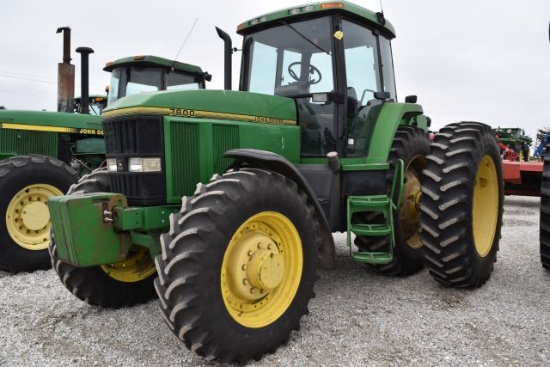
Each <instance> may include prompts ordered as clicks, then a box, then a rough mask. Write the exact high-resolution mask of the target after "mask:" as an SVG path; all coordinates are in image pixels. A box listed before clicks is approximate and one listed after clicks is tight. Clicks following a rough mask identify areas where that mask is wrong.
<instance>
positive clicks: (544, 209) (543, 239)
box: [539, 144, 550, 270]
mask: <svg viewBox="0 0 550 367" xmlns="http://www.w3.org/2000/svg"><path fill="white" fill-rule="evenodd" d="M539 226H540V227H539V228H540V233H539V235H540V261H541V264H542V266H543V267H544V268H545V269H548V270H550V144H549V145H547V146H546V151H545V153H544V166H543V169H542V179H541V186H540V223H539Z"/></svg>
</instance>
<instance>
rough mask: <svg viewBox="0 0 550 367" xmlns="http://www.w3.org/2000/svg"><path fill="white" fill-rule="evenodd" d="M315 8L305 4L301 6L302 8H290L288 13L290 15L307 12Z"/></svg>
mask: <svg viewBox="0 0 550 367" xmlns="http://www.w3.org/2000/svg"><path fill="white" fill-rule="evenodd" d="M314 9H315V7H314V6H312V5H308V6H303V7H301V8H294V9H290V10H289V11H288V14H290V15H296V14H300V13H306V12H308V11H312V10H314Z"/></svg>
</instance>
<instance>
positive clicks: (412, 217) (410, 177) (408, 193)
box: [399, 162, 422, 250]
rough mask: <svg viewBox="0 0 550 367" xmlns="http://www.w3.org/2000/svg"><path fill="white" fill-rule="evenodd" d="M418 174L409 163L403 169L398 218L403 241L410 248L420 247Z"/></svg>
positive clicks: (419, 185) (419, 187) (419, 186)
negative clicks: (401, 195) (401, 197)
mask: <svg viewBox="0 0 550 367" xmlns="http://www.w3.org/2000/svg"><path fill="white" fill-rule="evenodd" d="M421 187H422V186H421V184H420V174H419V173H418V170H417V169H416V168H415V167H414V166H413V163H412V162H411V164H409V166H408V167H407V170H406V171H405V177H404V186H403V201H402V203H401V207H400V208H399V220H400V222H401V228H402V230H403V235H404V237H405V241H406V242H407V244H408V245H409V247H410V248H412V249H415V250H416V249H419V248H420V247H422V241H421V239H420V223H419V219H420V196H421V191H420V189H421Z"/></svg>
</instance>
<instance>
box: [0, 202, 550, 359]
mask: <svg viewBox="0 0 550 367" xmlns="http://www.w3.org/2000/svg"><path fill="white" fill-rule="evenodd" d="M539 202H540V199H539V198H525V197H519V196H511V197H506V200H505V214H504V226H503V230H502V240H501V245H500V251H499V255H498V261H497V263H496V265H495V270H494V272H493V275H492V277H491V279H490V280H489V282H488V283H487V284H485V286H483V287H482V288H481V289H477V290H457V289H447V288H445V287H442V286H440V285H439V284H438V283H436V282H435V281H433V280H432V278H431V277H430V276H429V274H428V273H427V271H423V272H421V273H419V274H417V275H414V276H412V277H408V278H387V277H382V276H379V275H376V274H373V273H370V272H368V271H365V270H364V269H363V267H362V266H361V265H360V264H357V263H354V262H352V261H351V260H350V259H349V257H348V255H347V250H346V247H345V236H344V235H342V234H335V236H336V240H337V243H338V258H337V268H336V269H335V270H332V271H321V272H320V275H321V278H320V279H319V281H318V282H317V285H316V293H317V297H316V298H315V299H314V300H312V302H311V303H310V310H311V313H310V315H309V316H306V317H305V318H303V319H302V328H301V331H300V332H297V333H293V334H292V337H291V340H290V342H289V343H288V344H287V345H286V346H282V347H280V348H279V349H278V351H277V352H276V353H275V354H273V355H268V356H265V357H264V358H263V359H262V360H261V361H258V362H251V363H249V364H248V365H249V366H367V365H368V366H466V365H468V366H545V365H546V366H547V365H550V308H549V307H548V303H547V299H546V297H548V295H549V294H550V292H549V291H550V272H546V271H545V270H544V269H542V267H541V265H540V258H539V249H538V230H539V229H538V221H539ZM96 365H97V366H132V367H133V366H168V365H173V366H217V365H218V364H217V363H214V362H205V361H203V360H202V359H201V358H199V357H197V356H195V355H194V354H193V353H191V352H190V351H188V350H187V349H185V347H184V346H183V344H182V343H180V342H179V341H178V340H177V338H176V337H175V336H174V335H173V334H172V333H171V332H170V331H169V329H168V327H167V326H166V325H165V323H164V321H162V320H161V318H160V314H159V312H158V310H157V306H156V302H150V303H148V304H145V305H141V306H139V307H134V308H131V309H122V310H102V309H98V308H96V307H92V306H89V305H87V304H85V303H83V302H81V301H79V300H78V299H76V298H75V297H74V296H73V295H72V294H70V293H69V292H68V291H67V290H66V289H65V288H64V287H63V285H62V284H61V282H60V281H59V280H58V278H57V275H56V274H55V273H54V271H53V270H49V271H40V272H35V273H32V274H27V273H21V274H17V275H10V274H6V273H2V272H0V366H96Z"/></svg>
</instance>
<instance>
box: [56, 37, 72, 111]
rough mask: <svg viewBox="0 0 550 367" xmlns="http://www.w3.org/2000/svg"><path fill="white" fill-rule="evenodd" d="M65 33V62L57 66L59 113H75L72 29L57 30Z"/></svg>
mask: <svg viewBox="0 0 550 367" xmlns="http://www.w3.org/2000/svg"><path fill="white" fill-rule="evenodd" d="M56 33H63V62H62V63H59V64H58V66H57V111H59V112H74V73H75V71H74V65H73V64H71V51H70V50H71V28H69V27H61V28H57V32H56Z"/></svg>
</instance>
